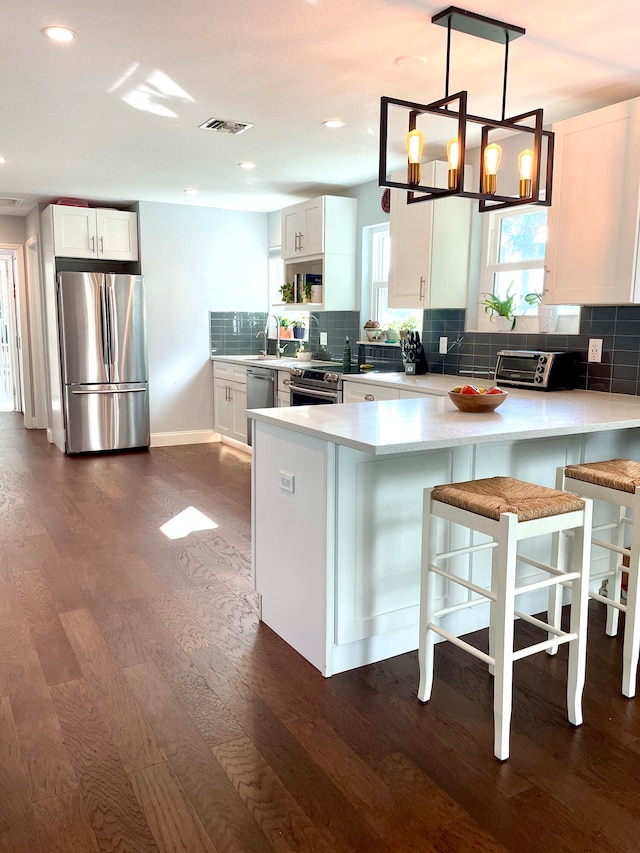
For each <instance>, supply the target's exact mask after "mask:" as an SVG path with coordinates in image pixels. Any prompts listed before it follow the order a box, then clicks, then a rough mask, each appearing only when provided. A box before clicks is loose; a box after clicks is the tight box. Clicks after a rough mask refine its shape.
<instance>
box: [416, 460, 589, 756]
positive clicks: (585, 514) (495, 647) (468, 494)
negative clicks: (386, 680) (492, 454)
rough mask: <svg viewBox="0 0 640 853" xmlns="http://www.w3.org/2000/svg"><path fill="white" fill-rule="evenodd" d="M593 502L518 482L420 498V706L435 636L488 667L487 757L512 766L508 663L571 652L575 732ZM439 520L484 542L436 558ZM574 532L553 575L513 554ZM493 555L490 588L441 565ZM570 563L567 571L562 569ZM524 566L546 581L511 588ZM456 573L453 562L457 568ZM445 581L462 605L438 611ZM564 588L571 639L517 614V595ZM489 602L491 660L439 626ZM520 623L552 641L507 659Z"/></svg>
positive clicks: (426, 693) (476, 483)
mask: <svg viewBox="0 0 640 853" xmlns="http://www.w3.org/2000/svg"><path fill="white" fill-rule="evenodd" d="M591 510H592V505H591V501H590V500H588V499H585V498H581V497H577V496H576V495H572V494H568V493H567V492H563V491H559V490H556V489H548V488H545V487H543V486H537V485H534V484H531V483H526V482H523V481H521V480H515V479H512V478H511V477H491V478H489V479H485V480H472V481H469V482H464V483H453V484H451V485H443V486H435V487H434V488H431V489H425V492H424V507H423V538H422V574H421V586H420V638H419V646H418V659H419V663H420V685H419V688H418V699H420V701H422V702H427V701H428V700H429V699H430V698H431V691H432V687H433V665H434V646H435V640H436V637H437V636H440V637H442V638H444V639H445V640H448V641H450V642H452V643H454V644H455V645H456V646H458V647H459V648H462V649H464V650H466V651H468V652H469V653H470V654H472V655H474V656H475V657H476V658H479V659H480V660H482V661H484V662H485V663H487V664H488V665H489V667H490V671H491V672H492V673H493V675H494V700H493V718H494V754H495V755H496V757H497V758H499V759H500V760H504V759H506V758H508V757H509V736H510V727H511V705H512V681H513V664H514V661H516V660H520V659H521V658H524V657H528V656H529V655H533V654H535V653H536V652H540V651H543V650H545V649H548V648H550V647H552V646H557V645H558V644H559V643H569V669H568V678H567V707H568V717H569V720H570V722H571V723H573V725H575V726H578V725H580V724H581V723H582V691H583V688H584V677H585V663H586V630H587V605H588V599H587V588H588V577H589V548H590V539H591ZM438 519H444V520H445V521H449V522H452V523H453V524H456V525H461V526H462V527H465V528H468V529H469V530H472V531H477V532H479V533H482V534H486V535H487V536H489V537H490V540H488V541H486V542H481V543H479V544H472V545H469V546H466V547H462V548H456V549H452V550H449V551H441V552H438V550H437V546H438V541H437V540H438V528H439V526H440V525H439V524H438V521H437V520H438ZM563 530H572V531H574V537H573V540H572V541H571V543H570V544H571V547H563V548H560V549H559V558H560V565H556V566H551V565H548V564H545V563H541V562H539V561H537V560H533V559H530V558H528V557H526V556H524V555H522V554H519V553H518V552H517V547H518V543H519V542H520V541H521V540H524V539H530V538H532V537H536V536H541V535H544V534H553V533H559V532H560V531H563ZM487 549H492V555H491V557H492V559H491V587H490V588H488V587H484V586H480V585H477V584H475V583H473V582H472V581H471V580H470V579H468V578H466V577H462V575H461V574H460V573H459V571H458V572H456V573H455V574H454V573H453V572H452V571H451V570H450V569H449V567H448V562H447V561H448V560H450V559H452V558H460V557H461V556H462V555H469V554H472V553H476V552H479V551H482V550H487ZM567 557H569V558H570V562H568V563H567ZM517 563H526V564H528V565H532V566H534V567H535V568H536V569H538V570H540V571H542V572H544V573H545V575H546V577H544V578H543V579H542V580H539V581H538V580H535V581H534V582H527V583H524V584H521V585H517V583H516V564H517ZM458 566H459V563H458ZM439 577H442V578H444V579H445V580H446V581H448V582H449V583H454V584H459V585H461V586H462V587H464V588H466V589H467V590H468V591H469V597H468V599H467V601H466V602H462V603H457V604H454V605H452V606H449V607H442V608H438V607H437V606H436V601H437V599H436V593H437V588H436V584H437V582H438V578H439ZM563 583H567V584H570V585H571V587H572V605H571V624H570V628H569V631H563V630H561V628H560V627H559V626H558V627H556V626H551V625H548V624H547V623H545V622H542V621H540V620H538V619H536V618H534V617H532V616H530V615H528V614H526V613H523V612H522V611H520V610H518V609H516V606H515V599H516V596H518V595H521V594H523V593H526V592H533V591H535V590H538V589H545V588H546V587H550V586H555V585H559V584H563ZM486 600H488V601H489V602H490V629H489V654H485V653H484V652H482V651H480V650H479V649H476V648H475V647H474V646H472V645H470V644H469V643H467V642H466V641H464V640H462V639H461V638H460V637H459V636H456V635H454V634H452V633H451V632H449V631H447V630H446V629H445V628H443V627H442V625H441V624H440V620H442V618H443V617H446V616H447V615H448V614H450V613H453V612H459V611H460V610H462V609H465V608H468V607H475V606H476V605H477V604H478V603H482V602H486ZM516 616H517V617H520V618H521V619H524V620H526V621H527V622H529V623H531V624H533V625H535V626H537V627H539V628H541V629H543V630H544V631H546V632H548V633H549V634H550V635H551V639H545V640H542V641H541V642H538V643H535V644H533V645H530V646H528V647H527V648H524V649H520V650H518V651H514V619H515V617H516Z"/></svg>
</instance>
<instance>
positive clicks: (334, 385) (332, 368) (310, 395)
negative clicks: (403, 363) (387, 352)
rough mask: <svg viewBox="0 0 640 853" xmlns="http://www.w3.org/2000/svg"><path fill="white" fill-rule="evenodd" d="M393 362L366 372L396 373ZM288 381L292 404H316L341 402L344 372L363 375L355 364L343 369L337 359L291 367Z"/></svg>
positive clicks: (397, 368) (396, 369)
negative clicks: (348, 368)
mask: <svg viewBox="0 0 640 853" xmlns="http://www.w3.org/2000/svg"><path fill="white" fill-rule="evenodd" d="M401 369H402V368H399V367H398V365H395V364H390V363H389V364H379V365H376V367H375V368H374V369H373V370H371V371H367V372H368V373H389V372H393V373H396V372H397V371H398V370H401ZM290 373H291V380H290V382H289V389H290V399H291V405H292V406H318V405H323V404H326V403H341V402H342V382H343V380H342V377H343V375H344V374H345V373H357V374H359V375H363V374H362V372H361V371H360V368H359V367H358V366H357V365H351V369H350V370H348V371H347V370H345V369H344V368H343V366H342V364H341V363H340V362H339V361H327V362H314V363H313V364H310V365H309V366H308V367H292V368H291V370H290Z"/></svg>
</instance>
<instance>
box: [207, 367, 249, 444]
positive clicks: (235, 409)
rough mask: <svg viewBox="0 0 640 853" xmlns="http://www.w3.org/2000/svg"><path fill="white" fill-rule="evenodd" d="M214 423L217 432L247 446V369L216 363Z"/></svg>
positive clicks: (214, 375) (214, 372) (214, 371)
mask: <svg viewBox="0 0 640 853" xmlns="http://www.w3.org/2000/svg"><path fill="white" fill-rule="evenodd" d="M213 421H214V429H215V430H216V432H219V433H220V434H221V435H226V436H228V437H229V438H234V439H235V440H236V441H241V442H242V443H243V444H247V371H246V368H244V367H241V366H238V365H235V364H230V363H225V362H218V363H214V365H213Z"/></svg>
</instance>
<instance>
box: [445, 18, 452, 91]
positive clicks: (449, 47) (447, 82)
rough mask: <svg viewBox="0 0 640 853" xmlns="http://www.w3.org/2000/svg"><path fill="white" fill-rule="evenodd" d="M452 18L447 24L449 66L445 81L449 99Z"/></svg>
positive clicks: (447, 66)
mask: <svg viewBox="0 0 640 853" xmlns="http://www.w3.org/2000/svg"><path fill="white" fill-rule="evenodd" d="M450 60H451V17H449V21H448V23H447V65H446V70H445V79H444V96H445V98H448V97H449V67H450V65H451V61H450Z"/></svg>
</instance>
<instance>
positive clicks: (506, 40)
mask: <svg viewBox="0 0 640 853" xmlns="http://www.w3.org/2000/svg"><path fill="white" fill-rule="evenodd" d="M508 68H509V30H505V31H504V77H503V79H502V121H504V120H505V116H506V115H507V69H508Z"/></svg>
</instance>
